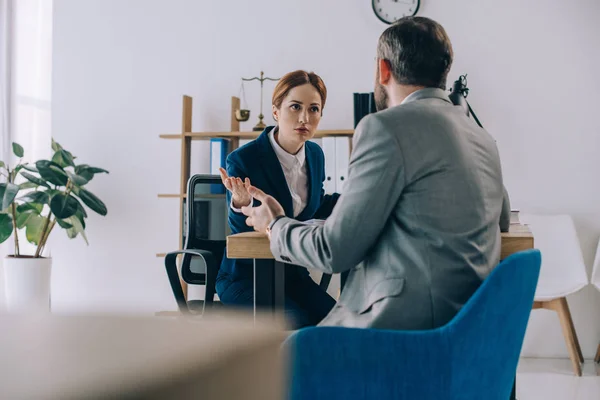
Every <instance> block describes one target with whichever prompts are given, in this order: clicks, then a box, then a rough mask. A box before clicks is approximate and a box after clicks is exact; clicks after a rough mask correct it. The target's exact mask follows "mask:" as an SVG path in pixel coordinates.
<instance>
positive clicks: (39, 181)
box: [21, 172, 50, 189]
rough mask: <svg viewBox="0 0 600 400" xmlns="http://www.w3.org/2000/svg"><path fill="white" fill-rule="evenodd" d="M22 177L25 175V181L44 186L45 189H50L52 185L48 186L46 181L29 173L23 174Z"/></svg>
mask: <svg viewBox="0 0 600 400" xmlns="http://www.w3.org/2000/svg"><path fill="white" fill-rule="evenodd" d="M21 175H23V177H24V178H25V179H27V180H28V181H29V182H33V183H35V184H36V185H38V186H44V187H46V188H48V189H50V185H48V184H47V183H46V181H45V180H43V179H41V178H38V177H37V176H35V175H31V174H30V173H29V172H21Z"/></svg>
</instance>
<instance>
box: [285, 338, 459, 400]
mask: <svg viewBox="0 0 600 400" xmlns="http://www.w3.org/2000/svg"><path fill="white" fill-rule="evenodd" d="M442 329H443V328H440V329H435V330H427V331H392V330H378V329H358V328H342V327H316V328H306V329H301V330H300V331H297V332H295V333H294V334H292V335H291V336H290V337H289V338H288V339H287V340H286V341H285V342H284V344H283V347H284V349H285V350H286V351H287V352H288V356H289V357H291V368H292V370H291V371H290V376H291V379H292V383H291V386H290V397H289V398H290V399H292V400H296V399H309V398H310V399H319V398H323V399H324V398H327V399H348V398H369V399H371V398H373V399H375V398H386V399H419V398H432V397H430V396H429V394H434V393H439V388H440V386H442V387H448V386H449V379H450V378H449V377H450V376H451V374H450V369H451V363H450V359H451V358H450V350H449V343H448V339H447V336H446V335H444V334H443V330H442ZM434 388H435V390H434ZM448 388H449V387H448Z"/></svg>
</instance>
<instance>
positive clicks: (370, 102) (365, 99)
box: [353, 92, 377, 128]
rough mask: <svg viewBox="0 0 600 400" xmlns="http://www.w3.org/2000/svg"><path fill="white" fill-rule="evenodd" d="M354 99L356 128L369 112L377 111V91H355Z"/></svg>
mask: <svg viewBox="0 0 600 400" xmlns="http://www.w3.org/2000/svg"><path fill="white" fill-rule="evenodd" d="M353 99H354V128H356V126H357V125H358V123H359V122H360V120H361V119H362V118H363V117H364V116H365V115H367V114H371V113H374V112H377V107H376V106H375V93H374V92H369V93H353Z"/></svg>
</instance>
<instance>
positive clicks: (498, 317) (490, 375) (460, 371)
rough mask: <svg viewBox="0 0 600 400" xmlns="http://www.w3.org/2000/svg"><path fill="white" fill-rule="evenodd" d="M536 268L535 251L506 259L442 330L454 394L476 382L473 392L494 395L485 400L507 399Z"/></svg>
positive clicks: (539, 259)
mask: <svg viewBox="0 0 600 400" xmlns="http://www.w3.org/2000/svg"><path fill="white" fill-rule="evenodd" d="M540 266H541V253H540V251H539V250H537V249H532V250H527V251H523V252H519V253H516V254H513V255H511V256H509V257H508V258H506V259H505V260H504V261H502V262H501V263H500V265H498V266H497V267H496V268H495V269H494V270H493V271H492V272H491V274H490V275H489V276H488V277H487V279H485V280H484V281H483V284H482V285H481V286H480V287H479V289H478V290H477V291H476V292H475V293H474V294H473V296H472V297H471V298H470V299H469V301H468V302H467V303H466V304H465V306H464V307H463V308H462V309H461V310H460V312H459V313H458V314H457V315H456V316H455V317H454V318H453V319H452V321H450V322H449V323H448V324H447V325H445V326H444V327H442V328H441V329H442V330H443V331H446V332H445V333H446V334H447V335H448V337H449V350H450V360H449V362H451V363H452V364H451V368H450V371H451V374H452V380H451V382H452V388H453V389H455V390H453V392H454V393H455V394H458V393H460V392H465V391H467V388H469V387H472V386H473V385H474V382H477V383H476V386H477V387H479V388H485V390H486V391H488V393H490V394H491V393H494V395H493V396H491V395H490V396H489V397H487V398H489V399H492V398H499V399H502V398H505V399H508V397H509V395H510V390H511V388H512V383H513V382H514V378H515V373H516V368H517V364H518V362H519V355H520V353H521V347H522V345H523V339H524V337H525V330H526V328H527V323H528V321H529V315H530V312H531V308H532V306H533V300H534V294H535V290H536V286H537V282H538V277H539V273H540ZM496 394H499V395H498V397H496ZM479 395H483V393H479ZM484 397H485V396H484ZM484 397H481V398H484ZM469 398H472V397H469ZM473 398H476V396H474V397H473Z"/></svg>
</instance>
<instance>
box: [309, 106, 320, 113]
mask: <svg viewBox="0 0 600 400" xmlns="http://www.w3.org/2000/svg"><path fill="white" fill-rule="evenodd" d="M310 110H311V111H312V112H319V107H316V106H315V107H313V108H311V109H310Z"/></svg>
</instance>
